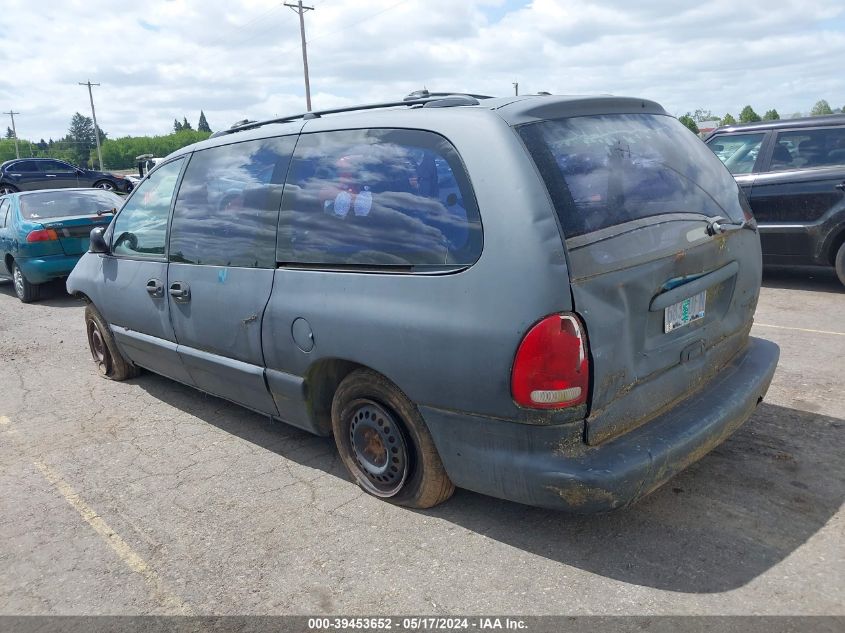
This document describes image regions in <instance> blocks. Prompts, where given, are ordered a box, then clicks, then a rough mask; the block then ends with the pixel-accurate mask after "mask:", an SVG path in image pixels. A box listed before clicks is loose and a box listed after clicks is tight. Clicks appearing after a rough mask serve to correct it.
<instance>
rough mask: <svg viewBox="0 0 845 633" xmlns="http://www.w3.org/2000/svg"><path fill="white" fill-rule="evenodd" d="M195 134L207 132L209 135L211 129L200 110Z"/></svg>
mask: <svg viewBox="0 0 845 633" xmlns="http://www.w3.org/2000/svg"><path fill="white" fill-rule="evenodd" d="M197 132H208V133H209V134H210V133H211V128H210V127H209V125H208V121H207V120H206V118H205V112H203V111H202V110H200V120H199V123H197Z"/></svg>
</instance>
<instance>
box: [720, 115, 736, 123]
mask: <svg viewBox="0 0 845 633" xmlns="http://www.w3.org/2000/svg"><path fill="white" fill-rule="evenodd" d="M734 124H736V119H735V118H734V115H733V114H731V113H730V112H728V113H727V114H726V115H725V116H723V117H722V125H734Z"/></svg>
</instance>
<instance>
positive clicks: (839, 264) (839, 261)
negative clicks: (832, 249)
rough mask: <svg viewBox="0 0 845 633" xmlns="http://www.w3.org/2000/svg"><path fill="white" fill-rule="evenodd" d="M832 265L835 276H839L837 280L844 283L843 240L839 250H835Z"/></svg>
mask: <svg viewBox="0 0 845 633" xmlns="http://www.w3.org/2000/svg"><path fill="white" fill-rule="evenodd" d="M833 265H834V267H835V268H836V276H837V277H839V281H841V282H842V283H843V284H845V242H842V245H841V246H840V247H839V250H838V251H836V259H834V261H833Z"/></svg>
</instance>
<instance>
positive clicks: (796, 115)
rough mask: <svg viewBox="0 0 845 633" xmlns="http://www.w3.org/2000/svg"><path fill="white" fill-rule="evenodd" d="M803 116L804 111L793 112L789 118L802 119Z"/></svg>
mask: <svg viewBox="0 0 845 633" xmlns="http://www.w3.org/2000/svg"><path fill="white" fill-rule="evenodd" d="M803 116H804V113H803V112H793V113H792V114H791V115H789V118H790V119H800V118H801V117H803Z"/></svg>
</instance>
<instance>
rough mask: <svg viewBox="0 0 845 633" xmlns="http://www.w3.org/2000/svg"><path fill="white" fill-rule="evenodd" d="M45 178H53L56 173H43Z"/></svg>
mask: <svg viewBox="0 0 845 633" xmlns="http://www.w3.org/2000/svg"><path fill="white" fill-rule="evenodd" d="M44 175H45V176H46V177H47V178H55V177H56V174H44Z"/></svg>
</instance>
